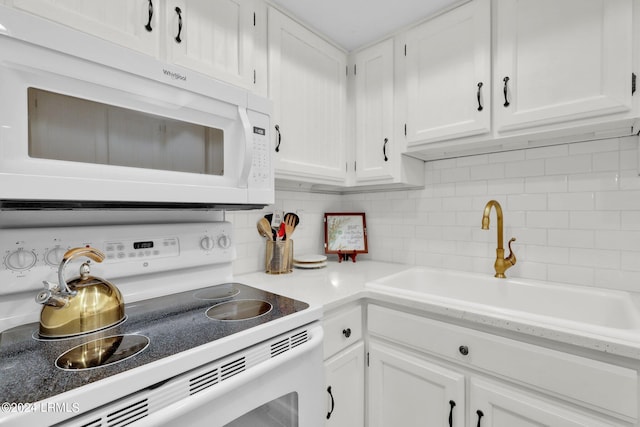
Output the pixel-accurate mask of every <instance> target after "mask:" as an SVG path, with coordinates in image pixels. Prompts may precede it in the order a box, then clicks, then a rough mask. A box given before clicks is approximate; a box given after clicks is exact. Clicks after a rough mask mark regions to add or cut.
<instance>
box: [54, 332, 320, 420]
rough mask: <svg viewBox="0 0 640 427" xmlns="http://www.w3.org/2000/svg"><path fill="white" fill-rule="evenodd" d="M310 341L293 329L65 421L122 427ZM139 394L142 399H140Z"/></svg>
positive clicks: (305, 333)
mask: <svg viewBox="0 0 640 427" xmlns="http://www.w3.org/2000/svg"><path fill="white" fill-rule="evenodd" d="M309 339H310V337H309V333H308V331H307V329H306V328H303V329H296V330H294V331H291V332H290V333H288V334H286V335H280V336H278V337H275V338H273V339H271V340H267V341H265V342H263V343H260V344H257V345H255V346H252V347H249V348H247V349H244V350H241V351H240V352H238V353H235V354H232V355H230V356H227V357H224V358H222V359H218V360H216V361H213V362H211V363H209V364H207V365H205V366H201V367H200V368H196V369H195V370H193V371H191V372H187V373H184V374H182V375H179V376H178V377H175V378H173V379H170V380H165V381H163V383H162V385H161V386H159V387H149V388H147V389H144V390H141V391H139V392H137V393H134V394H132V395H130V397H129V398H127V397H125V398H123V399H121V400H119V401H117V402H114V403H112V404H108V405H106V406H104V407H102V408H99V409H96V410H94V411H93V412H89V413H87V414H84V415H80V416H79V417H77V418H74V419H71V420H69V421H68V422H64V423H61V424H60V425H64V426H74V427H124V426H127V425H131V424H134V423H135V422H136V421H138V420H140V419H141V418H144V417H146V416H149V415H151V414H153V413H154V412H156V411H158V410H160V409H163V408H166V407H167V406H169V405H171V404H173V403H176V402H178V401H180V400H182V399H187V398H189V397H190V396H192V395H194V394H196V393H199V392H201V391H203V390H206V389H207V388H209V387H212V386H214V385H216V384H218V383H220V382H222V381H226V380H228V379H230V378H232V377H233V376H235V375H237V374H240V373H242V372H245V371H247V370H249V369H251V368H252V367H255V366H257V365H259V364H261V363H263V362H266V361H267V360H269V359H272V358H274V357H277V356H279V355H281V354H283V353H286V352H287V351H289V350H292V349H293V348H295V347H298V346H300V345H302V344H304V343H306V342H308V341H309ZM141 395H142V397H141Z"/></svg>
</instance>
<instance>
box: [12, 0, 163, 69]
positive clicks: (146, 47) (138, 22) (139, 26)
mask: <svg viewBox="0 0 640 427" xmlns="http://www.w3.org/2000/svg"><path fill="white" fill-rule="evenodd" d="M13 6H14V7H15V8H17V9H21V10H24V11H27V12H29V13H33V14H34V15H38V16H42V17H43V18H46V19H50V20H52V21H56V22H59V23H61V24H64V25H67V26H69V27H72V28H75V29H77V30H80V31H83V32H85V33H89V34H93V35H95V36H98V37H100V38H103V39H106V40H109V41H112V42H114V43H118V44H121V45H123V46H127V47H129V48H131V49H135V50H137V51H140V52H144V53H147V54H150V55H154V56H157V55H158V52H159V46H160V38H159V36H158V33H159V27H158V24H159V15H160V10H159V5H158V0H109V1H102V0H90V1H87V0H38V1H33V0H13Z"/></svg>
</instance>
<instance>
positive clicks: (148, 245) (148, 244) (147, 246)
mask: <svg viewBox="0 0 640 427" xmlns="http://www.w3.org/2000/svg"><path fill="white" fill-rule="evenodd" d="M152 247H153V241H149V242H133V249H151V248H152Z"/></svg>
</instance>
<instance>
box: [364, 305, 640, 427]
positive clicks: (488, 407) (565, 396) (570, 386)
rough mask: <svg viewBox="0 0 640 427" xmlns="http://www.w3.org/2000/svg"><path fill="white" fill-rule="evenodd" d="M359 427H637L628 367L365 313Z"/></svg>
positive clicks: (424, 320)
mask: <svg viewBox="0 0 640 427" xmlns="http://www.w3.org/2000/svg"><path fill="white" fill-rule="evenodd" d="M367 328H368V335H369V340H368V341H369V342H368V352H369V355H368V357H369V367H368V373H367V375H368V377H367V378H368V398H369V400H368V409H367V413H368V420H369V425H370V426H372V427H374V426H380V427H383V426H384V427H386V426H395V425H398V426H403V427H404V426H450V427H464V426H467V427H529V426H531V427H533V426H538V427H540V426H549V427H578V426H585V427H605V426H638V425H640V424H639V419H638V406H639V405H640V403H639V399H638V393H639V389H640V387H639V386H640V383H639V381H638V371H639V369H640V368H638V366H637V363H634V362H633V361H627V362H626V363H619V361H618V360H616V359H614V358H610V359H609V358H606V355H605V360H598V359H597V358H596V357H595V356H597V355H595V354H594V358H591V357H586V356H583V355H576V354H570V353H566V352H563V351H560V350H555V349H551V348H547V347H542V346H539V345H534V344H531V343H527V342H523V341H520V340H517V339H511V338H506V337H501V336H497V335H493V334H489V333H486V332H482V331H477V330H473V329H469V328H465V327H461V326H457V325H453V324H449V323H446V322H442V321H438V320H434V319H431V318H428V317H425V316H421V315H418V314H411V313H406V312H404V311H401V310H395V309H391V308H387V307H381V306H378V305H375V304H370V305H369V306H368V308H367Z"/></svg>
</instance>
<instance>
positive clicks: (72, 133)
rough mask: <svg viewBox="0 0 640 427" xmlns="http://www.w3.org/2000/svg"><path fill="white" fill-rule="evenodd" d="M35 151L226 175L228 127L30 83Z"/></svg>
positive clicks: (41, 155) (44, 155)
mask: <svg viewBox="0 0 640 427" xmlns="http://www.w3.org/2000/svg"><path fill="white" fill-rule="evenodd" d="M28 96H29V156H30V157H34V158H40V159H49V160H63V161H71V162H82V163H91V164H100V165H111V166H128V167H135V168H143V169H156V170H163V171H173V172H188V173H197V174H206V175H218V176H221V175H223V174H224V132H223V130H222V129H215V128H211V127H207V126H202V125H198V124H193V123H188V122H184V121H179V120H174V119H170V118H165V117H160V116H156V115H153V114H148V113H144V112H141V111H135V110H131V109H126V108H121V107H117V106H113V105H107V104H102V103H99V102H94V101H89V100H86V99H81V98H76V97H72V96H67V95H61V94H58V93H53V92H49V91H45V90H41V89H36V88H29V89H28Z"/></svg>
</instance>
